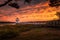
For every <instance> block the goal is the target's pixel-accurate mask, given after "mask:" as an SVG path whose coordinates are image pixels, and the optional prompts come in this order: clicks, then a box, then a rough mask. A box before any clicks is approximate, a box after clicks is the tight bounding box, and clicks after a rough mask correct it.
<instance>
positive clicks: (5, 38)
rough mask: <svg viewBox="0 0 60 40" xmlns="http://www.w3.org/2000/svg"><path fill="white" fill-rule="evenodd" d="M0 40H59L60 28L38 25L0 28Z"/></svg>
mask: <svg viewBox="0 0 60 40" xmlns="http://www.w3.org/2000/svg"><path fill="white" fill-rule="evenodd" d="M0 40H60V28H52V27H43V26H39V25H32V24H29V25H27V24H26V25H20V24H19V25H5V26H0Z"/></svg>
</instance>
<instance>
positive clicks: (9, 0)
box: [0, 0, 12, 7]
mask: <svg viewBox="0 0 60 40" xmlns="http://www.w3.org/2000/svg"><path fill="white" fill-rule="evenodd" d="M11 1H12V0H8V1H6V2H5V3H3V4H0V7H3V6H5V5H7V4H8V3H9V2H11Z"/></svg>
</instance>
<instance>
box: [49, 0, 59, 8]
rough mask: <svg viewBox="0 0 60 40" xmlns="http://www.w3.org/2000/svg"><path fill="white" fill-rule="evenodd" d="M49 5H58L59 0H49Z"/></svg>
mask: <svg viewBox="0 0 60 40" xmlns="http://www.w3.org/2000/svg"><path fill="white" fill-rule="evenodd" d="M49 2H50V4H49V5H50V6H51V7H56V6H60V0H49Z"/></svg>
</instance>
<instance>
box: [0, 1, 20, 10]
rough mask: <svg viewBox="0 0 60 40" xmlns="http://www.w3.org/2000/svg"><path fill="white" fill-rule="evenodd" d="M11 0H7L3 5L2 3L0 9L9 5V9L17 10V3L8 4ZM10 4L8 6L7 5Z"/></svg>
mask: <svg viewBox="0 0 60 40" xmlns="http://www.w3.org/2000/svg"><path fill="white" fill-rule="evenodd" d="M11 1H12V0H7V1H6V2H5V3H3V4H0V7H3V6H5V5H7V4H8V5H9V6H11V7H14V8H16V9H19V5H18V4H17V3H10V2H11ZM9 3H10V4H9Z"/></svg>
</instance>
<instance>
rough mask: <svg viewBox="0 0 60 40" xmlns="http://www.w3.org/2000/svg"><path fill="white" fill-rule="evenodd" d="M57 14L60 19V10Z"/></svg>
mask: <svg viewBox="0 0 60 40" xmlns="http://www.w3.org/2000/svg"><path fill="white" fill-rule="evenodd" d="M56 15H57V16H58V17H59V20H60V12H57V13H56Z"/></svg>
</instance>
